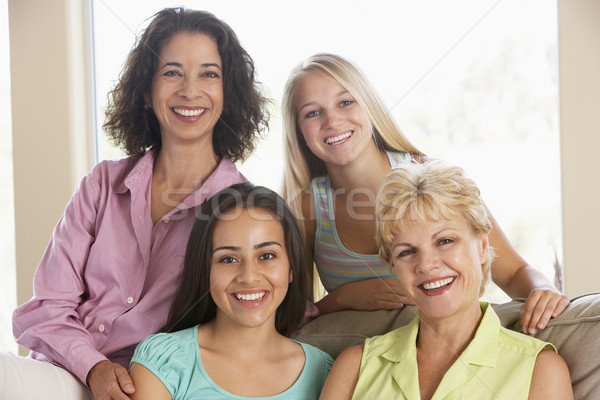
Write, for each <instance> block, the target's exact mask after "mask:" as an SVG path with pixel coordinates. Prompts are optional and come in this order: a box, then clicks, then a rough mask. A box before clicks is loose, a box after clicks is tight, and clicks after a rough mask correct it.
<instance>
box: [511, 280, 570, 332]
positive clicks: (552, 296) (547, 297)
mask: <svg viewBox="0 0 600 400" xmlns="http://www.w3.org/2000/svg"><path fill="white" fill-rule="evenodd" d="M569 303H570V301H569V298H568V297H567V296H565V295H564V294H562V293H559V292H557V291H556V289H554V290H552V289H533V290H532V291H531V293H530V294H529V296H528V297H527V301H526V302H525V304H523V306H522V307H521V313H520V314H519V319H520V320H521V326H522V327H523V332H525V333H531V334H535V333H536V332H537V330H538V329H544V328H545V327H546V324H547V323H548V321H550V318H556V317H558V316H559V315H560V314H562V312H563V311H565V309H566V308H567V307H568V305H569Z"/></svg>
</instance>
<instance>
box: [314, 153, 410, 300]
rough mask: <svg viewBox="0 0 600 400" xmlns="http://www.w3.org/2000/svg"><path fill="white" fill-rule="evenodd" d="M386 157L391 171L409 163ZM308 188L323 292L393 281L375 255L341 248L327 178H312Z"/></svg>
mask: <svg viewBox="0 0 600 400" xmlns="http://www.w3.org/2000/svg"><path fill="white" fill-rule="evenodd" d="M387 156H388V160H389V162H390V166H391V167H392V169H395V168H397V167H398V166H399V165H401V164H408V163H410V162H411V156H410V154H408V153H391V152H387ZM311 185H312V193H313V199H314V202H315V210H317V212H316V232H315V245H314V249H313V251H314V260H315V265H316V267H317V270H318V271H319V277H320V278H321V282H322V283H323V286H324V287H325V290H327V291H328V292H330V291H332V290H333V289H335V288H337V287H338V286H341V285H343V284H346V283H350V282H356V281H362V280H366V279H373V278H395V274H394V273H393V272H392V271H391V270H390V268H389V266H388V264H384V263H382V262H381V260H380V259H379V256H378V255H377V254H359V253H355V252H353V251H352V250H350V249H347V248H346V247H345V246H344V245H343V244H342V242H341V240H340V238H339V236H338V233H337V229H336V227H335V213H334V211H333V201H332V197H331V196H332V194H331V181H330V178H329V175H326V176H320V177H317V178H314V179H313V180H312V182H311Z"/></svg>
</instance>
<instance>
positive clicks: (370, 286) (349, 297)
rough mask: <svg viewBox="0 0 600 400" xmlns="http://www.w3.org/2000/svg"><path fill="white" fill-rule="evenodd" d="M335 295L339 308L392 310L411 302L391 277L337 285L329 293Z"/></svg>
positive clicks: (396, 281)
mask: <svg viewBox="0 0 600 400" xmlns="http://www.w3.org/2000/svg"><path fill="white" fill-rule="evenodd" d="M331 294H333V295H334V296H335V297H336V300H337V303H338V304H339V305H340V306H341V309H346V310H347V309H350V310H363V311H372V310H394V309H399V308H402V307H404V305H405V304H412V303H411V301H410V300H409V299H408V297H406V296H404V294H403V293H402V288H401V287H400V283H399V282H398V280H396V279H392V278H375V279H367V280H365V281H358V282H351V283H347V284H345V285H342V286H340V287H338V288H337V289H335V290H333V291H332V292H331V293H330V294H329V295H331Z"/></svg>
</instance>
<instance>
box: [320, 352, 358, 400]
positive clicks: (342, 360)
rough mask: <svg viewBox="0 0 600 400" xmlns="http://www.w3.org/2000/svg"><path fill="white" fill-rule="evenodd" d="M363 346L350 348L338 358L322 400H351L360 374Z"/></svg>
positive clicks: (324, 388) (324, 389) (326, 383)
mask: <svg viewBox="0 0 600 400" xmlns="http://www.w3.org/2000/svg"><path fill="white" fill-rule="evenodd" d="M363 350H364V345H363V344H357V345H354V346H351V347H348V348H347V349H346V350H344V351H342V353H341V354H340V355H339V356H338V357H337V358H336V360H335V363H334V364H333V368H332V369H331V372H330V373H329V377H328V378H327V381H326V382H325V386H324V387H323V392H322V393H321V399H350V398H352V394H353V393H354V389H355V388H356V383H357V382H358V376H359V374H360V364H361V360H362V353H363Z"/></svg>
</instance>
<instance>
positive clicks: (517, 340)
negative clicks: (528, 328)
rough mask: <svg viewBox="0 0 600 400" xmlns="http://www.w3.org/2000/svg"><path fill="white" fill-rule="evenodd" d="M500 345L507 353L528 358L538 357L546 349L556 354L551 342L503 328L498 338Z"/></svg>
mask: <svg viewBox="0 0 600 400" xmlns="http://www.w3.org/2000/svg"><path fill="white" fill-rule="evenodd" d="M498 345H499V346H500V347H501V348H503V349H504V350H505V351H509V352H513V353H518V354H523V355H528V356H537V355H538V354H539V353H540V352H541V351H543V350H544V349H549V350H551V351H554V352H556V350H555V348H554V346H553V345H552V344H551V343H549V342H544V341H542V340H540V339H537V338H535V337H533V336H528V335H525V334H524V333H521V332H515V331H512V330H510V329H507V328H504V327H502V326H501V327H500V335H499V336H498Z"/></svg>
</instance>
